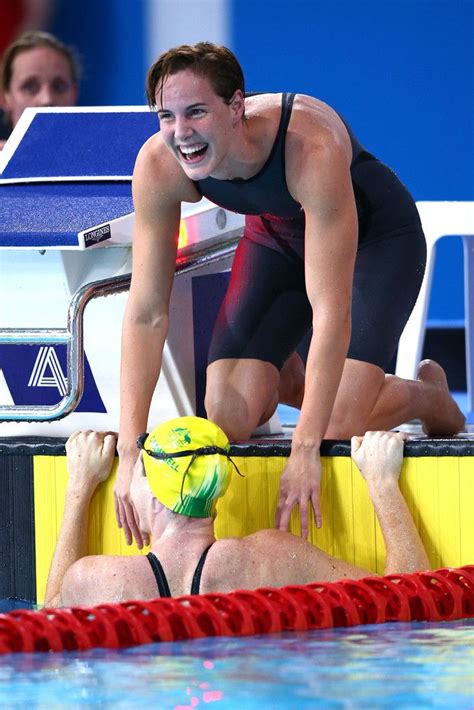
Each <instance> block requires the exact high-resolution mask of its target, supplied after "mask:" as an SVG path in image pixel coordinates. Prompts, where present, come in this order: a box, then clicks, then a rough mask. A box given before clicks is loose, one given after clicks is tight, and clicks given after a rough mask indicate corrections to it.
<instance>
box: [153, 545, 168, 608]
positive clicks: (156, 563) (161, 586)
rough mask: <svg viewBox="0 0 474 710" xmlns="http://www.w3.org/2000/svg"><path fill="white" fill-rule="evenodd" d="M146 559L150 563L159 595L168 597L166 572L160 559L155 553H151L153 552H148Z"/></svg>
mask: <svg viewBox="0 0 474 710" xmlns="http://www.w3.org/2000/svg"><path fill="white" fill-rule="evenodd" d="M147 560H148V562H149V563H150V565H151V568H152V570H153V574H154V575H155V579H156V584H157V585H158V591H159V593H160V597H170V596H171V590H170V588H169V584H168V580H167V579H166V574H165V571H164V569H163V567H162V566H161V562H160V560H159V559H158V557H157V556H156V555H155V554H153V552H149V553H148V554H147Z"/></svg>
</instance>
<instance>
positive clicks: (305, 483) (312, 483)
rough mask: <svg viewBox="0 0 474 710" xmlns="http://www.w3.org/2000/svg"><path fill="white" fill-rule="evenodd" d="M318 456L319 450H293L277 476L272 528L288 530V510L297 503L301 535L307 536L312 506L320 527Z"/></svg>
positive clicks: (319, 463)
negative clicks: (274, 517)
mask: <svg viewBox="0 0 474 710" xmlns="http://www.w3.org/2000/svg"><path fill="white" fill-rule="evenodd" d="M320 493H321V458H320V456H319V448H318V449H314V448H311V449H304V448H300V449H296V450H292V452H291V456H290V458H289V459H288V463H287V464H286V467H285V470H284V471H283V473H282V476H281V479H280V497H279V500H278V506H277V511H276V519H275V527H276V528H278V529H280V530H288V525H289V523H290V516H291V511H292V510H293V508H294V507H295V505H299V509H300V522H301V537H302V538H304V539H306V538H307V537H308V516H309V513H310V506H312V508H313V512H314V516H315V519H316V526H317V527H318V528H320V527H321V523H322V516H321V504H320Z"/></svg>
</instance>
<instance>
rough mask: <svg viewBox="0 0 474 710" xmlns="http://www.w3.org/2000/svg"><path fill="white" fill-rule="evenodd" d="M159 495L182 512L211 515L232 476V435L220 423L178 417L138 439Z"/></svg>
mask: <svg viewBox="0 0 474 710" xmlns="http://www.w3.org/2000/svg"><path fill="white" fill-rule="evenodd" d="M137 444H138V447H139V448H140V449H142V450H143V464H144V467H145V473H146V476H147V478H148V483H149V485H150V488H151V490H152V492H153V495H154V496H155V498H157V499H158V500H159V501H160V503H162V504H163V505H164V506H165V507H166V508H169V510H172V511H173V512H174V513H179V514H180V515H188V516H190V517H193V518H208V517H210V516H212V515H213V514H214V511H215V507H216V501H217V500H218V498H220V497H221V496H222V495H224V493H225V491H226V490H227V486H228V485H229V481H230V465H231V462H230V459H229V454H228V452H229V440H228V438H227V436H226V435H225V434H224V432H223V431H222V429H220V428H219V427H218V426H217V424H213V423H212V422H210V421H208V420H207V419H202V418H201V417H178V418H177V419H171V420H170V421H169V422H165V423H164V424H160V426H157V427H155V428H154V429H153V431H152V432H151V434H148V435H146V434H144V435H143V436H141V437H139V438H138V441H137Z"/></svg>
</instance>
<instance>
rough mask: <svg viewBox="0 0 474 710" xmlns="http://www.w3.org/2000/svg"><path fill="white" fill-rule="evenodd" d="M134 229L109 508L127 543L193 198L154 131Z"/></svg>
mask: <svg viewBox="0 0 474 710" xmlns="http://www.w3.org/2000/svg"><path fill="white" fill-rule="evenodd" d="M132 185H133V200H134V207H135V228H134V235H133V267H132V282H131V287H130V295H129V298H128V302H127V306H126V309H125V315H124V320H123V329H122V357H121V376H120V432H119V441H118V451H119V456H120V465H119V471H118V475H117V482H116V486H115V513H116V517H117V522H118V524H119V526H120V527H122V528H123V530H124V533H125V538H126V541H127V544H130V543H131V541H132V535H133V537H134V538H135V540H136V542H137V544H138V546H139V547H140V548H141V547H142V544H143V537H142V534H141V532H140V530H139V527H138V522H137V517H136V515H135V511H134V508H133V505H132V503H131V500H130V492H129V489H130V481H131V477H132V472H133V465H134V463H135V461H136V458H137V454H138V451H137V447H136V439H137V436H138V435H139V434H141V433H142V432H144V431H145V430H146V427H147V421H148V411H149V407H150V402H151V399H152V396H153V392H154V389H155V386H156V383H157V380H158V377H159V375H160V371H161V358H162V353H163V347H164V343H165V339H166V335H167V332H168V315H169V301H170V295H171V288H172V285H173V277H174V272H175V264H176V252H177V244H178V234H179V221H180V209H181V201H183V200H189V201H196V198H197V196H196V190H195V188H193V187H192V185H191V183H190V181H189V180H188V178H186V176H185V175H184V173H183V172H182V170H181V169H180V168H179V166H178V165H177V164H176V161H175V160H173V158H172V157H171V156H170V154H169V152H168V151H167V149H166V148H165V146H164V145H163V142H162V140H161V137H160V136H159V135H155V136H153V137H152V138H151V139H150V140H149V141H147V143H146V144H145V145H144V147H143V148H142V150H141V151H140V154H139V156H138V159H137V162H136V166H135V171H134V175H133V183H132Z"/></svg>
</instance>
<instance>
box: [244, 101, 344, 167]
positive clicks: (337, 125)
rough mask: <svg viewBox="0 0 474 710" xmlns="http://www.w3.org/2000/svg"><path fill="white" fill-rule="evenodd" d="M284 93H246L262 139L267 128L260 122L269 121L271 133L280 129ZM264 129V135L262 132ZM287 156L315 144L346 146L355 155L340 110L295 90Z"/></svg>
mask: <svg viewBox="0 0 474 710" xmlns="http://www.w3.org/2000/svg"><path fill="white" fill-rule="evenodd" d="M281 106H282V94H281V93H279V94H271V93H268V94H255V95H250V96H248V97H246V100H245V109H246V117H247V119H248V120H249V122H251V123H252V122H253V123H254V125H255V133H256V135H257V137H258V138H259V139H260V138H261V135H264V134H265V130H264V129H263V130H260V131H259V129H258V124H259V123H260V124H264V122H265V121H266V123H267V124H268V126H269V129H268V130H267V132H268V133H269V134H271V133H272V131H273V132H274V133H276V131H277V129H278V125H279V123H280V117H281ZM259 133H260V135H259ZM285 144H286V150H287V157H288V152H289V153H290V157H291V156H296V158H295V159H296V161H298V154H299V153H300V151H305V152H307V151H309V150H311V149H312V148H321V147H329V148H330V149H331V148H332V147H342V149H343V150H344V151H346V152H347V155H348V157H349V158H350V157H351V155H352V148H351V141H350V137H349V134H348V132H347V129H346V127H345V125H344V123H343V121H342V120H341V118H340V117H339V115H338V114H337V112H336V111H335V110H334V109H333V108H332V107H331V106H329V104H326V103H324V101H321V100H320V99H317V98H315V97H313V96H308V95H307V94H294V98H293V105H292V108H291V116H290V120H289V123H288V128H287V131H286V138H285Z"/></svg>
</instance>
